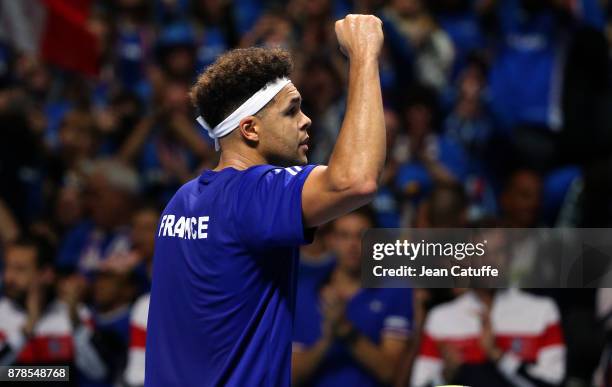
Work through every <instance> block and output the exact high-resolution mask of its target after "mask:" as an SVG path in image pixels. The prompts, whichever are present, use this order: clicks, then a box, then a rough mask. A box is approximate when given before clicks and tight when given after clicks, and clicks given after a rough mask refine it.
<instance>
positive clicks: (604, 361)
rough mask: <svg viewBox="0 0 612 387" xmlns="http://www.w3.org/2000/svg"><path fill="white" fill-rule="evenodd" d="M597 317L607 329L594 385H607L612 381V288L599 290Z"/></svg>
mask: <svg viewBox="0 0 612 387" xmlns="http://www.w3.org/2000/svg"><path fill="white" fill-rule="evenodd" d="M597 319H598V320H599V322H600V324H601V325H603V327H604V329H605V344H604V348H603V351H602V353H601V360H600V361H599V366H598V367H597V370H596V371H595V374H594V375H593V386H595V387H607V386H609V385H610V384H611V383H612V334H611V333H612V289H611V288H602V289H598V290H597Z"/></svg>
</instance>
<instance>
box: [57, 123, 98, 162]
mask: <svg viewBox="0 0 612 387" xmlns="http://www.w3.org/2000/svg"><path fill="white" fill-rule="evenodd" d="M92 124H93V123H92V122H91V120H90V119H89V118H88V117H85V116H80V117H79V116H78V114H77V115H72V116H69V117H68V118H67V119H66V120H65V122H64V124H63V125H62V127H61V128H60V132H59V142H60V146H61V148H62V152H63V154H64V155H65V156H66V158H67V159H68V160H69V161H78V160H81V159H83V158H87V157H88V156H91V155H92V154H93V153H94V150H95V146H96V140H95V134H94V129H93V127H92Z"/></svg>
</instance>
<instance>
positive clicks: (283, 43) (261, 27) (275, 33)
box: [240, 12, 295, 49]
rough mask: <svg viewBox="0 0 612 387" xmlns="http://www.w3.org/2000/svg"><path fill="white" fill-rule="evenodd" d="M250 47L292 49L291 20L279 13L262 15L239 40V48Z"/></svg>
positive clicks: (293, 40) (293, 44) (293, 43)
mask: <svg viewBox="0 0 612 387" xmlns="http://www.w3.org/2000/svg"><path fill="white" fill-rule="evenodd" d="M252 46H263V47H282V48H286V49H291V48H293V47H294V46H295V36H294V31H293V26H292V25H291V20H289V19H288V18H287V16H286V15H285V14H284V13H281V12H267V13H265V14H263V15H262V16H261V18H259V20H258V21H257V23H255V26H254V27H253V28H252V29H251V30H250V31H248V32H247V33H246V34H245V35H244V36H243V37H242V39H241V40H240V47H252Z"/></svg>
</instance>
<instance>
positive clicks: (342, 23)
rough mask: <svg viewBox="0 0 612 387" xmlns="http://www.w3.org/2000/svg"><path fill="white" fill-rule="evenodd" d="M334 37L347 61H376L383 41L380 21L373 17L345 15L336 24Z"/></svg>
mask: <svg viewBox="0 0 612 387" xmlns="http://www.w3.org/2000/svg"><path fill="white" fill-rule="evenodd" d="M336 36H337V37H338V43H339V44H340V49H341V50H342V52H344V54H345V55H346V56H348V58H349V59H351V60H353V59H377V58H378V56H379V55H380V50H381V47H382V44H383V39H384V38H383V32H382V21H381V20H380V19H379V18H377V17H376V16H374V15H347V16H346V17H345V18H344V19H342V20H338V21H337V22H336Z"/></svg>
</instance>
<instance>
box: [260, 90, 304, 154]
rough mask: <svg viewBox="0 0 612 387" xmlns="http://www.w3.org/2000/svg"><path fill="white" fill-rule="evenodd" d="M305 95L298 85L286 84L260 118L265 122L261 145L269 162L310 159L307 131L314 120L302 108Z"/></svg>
mask: <svg viewBox="0 0 612 387" xmlns="http://www.w3.org/2000/svg"><path fill="white" fill-rule="evenodd" d="M301 101H302V97H301V95H300V93H299V92H298V90H297V89H296V88H295V86H294V85H293V84H292V83H290V84H288V85H287V86H285V87H284V88H283V89H282V90H281V91H280V92H279V93H278V94H277V95H276V97H274V99H273V100H272V101H271V102H270V103H269V104H268V106H266V107H265V108H264V109H263V110H262V111H260V113H258V114H257V117H259V119H260V120H261V122H262V126H261V127H262V128H264V129H263V130H260V131H259V133H258V135H259V146H260V154H262V155H263V156H264V157H265V158H266V160H267V161H268V162H269V163H270V164H274V165H279V166H291V165H304V164H306V163H307V162H308V157H307V156H306V152H307V151H308V145H307V142H308V133H307V132H306V131H307V129H308V128H309V127H310V124H311V120H310V118H308V117H307V116H306V115H305V114H304V113H303V112H302V109H301Z"/></svg>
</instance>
